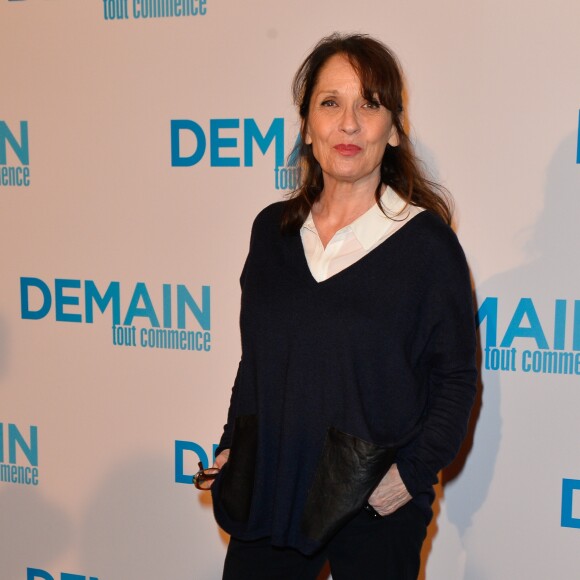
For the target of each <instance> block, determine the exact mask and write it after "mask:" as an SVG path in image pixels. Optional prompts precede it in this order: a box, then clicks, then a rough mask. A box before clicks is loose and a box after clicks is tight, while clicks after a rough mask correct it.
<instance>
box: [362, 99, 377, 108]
mask: <svg viewBox="0 0 580 580" xmlns="http://www.w3.org/2000/svg"><path fill="white" fill-rule="evenodd" d="M363 106H364V107H365V108H366V109H380V108H381V103H379V101H377V100H372V101H366V103H365V104H364V105H363Z"/></svg>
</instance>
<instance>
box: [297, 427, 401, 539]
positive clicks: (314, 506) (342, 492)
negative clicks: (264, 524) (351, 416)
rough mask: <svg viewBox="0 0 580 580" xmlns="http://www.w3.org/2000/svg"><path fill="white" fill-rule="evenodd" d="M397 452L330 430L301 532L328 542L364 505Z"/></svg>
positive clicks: (309, 495) (309, 497)
mask: <svg viewBox="0 0 580 580" xmlns="http://www.w3.org/2000/svg"><path fill="white" fill-rule="evenodd" d="M396 451H397V448H395V447H380V446H379V445H375V444H374V443H370V442H368V441H365V440H363V439H359V438H358V437H354V436H353V435H349V434H348V433H343V432H342V431H339V430H338V429H335V428H334V427H331V428H330V429H329V430H328V432H327V434H326V441H325V443H324V448H323V451H322V456H321V458H320V462H319V464H318V467H317V469H316V474H315V476H314V481H313V484H312V487H311V488H310V491H309V492H308V498H307V500H306V506H305V508H304V513H303V516H302V522H301V529H302V532H303V533H304V534H305V535H306V536H308V537H309V538H311V539H313V540H316V541H318V542H321V543H325V542H326V541H328V540H329V539H330V538H331V537H332V535H333V534H334V533H335V532H336V531H338V530H339V529H340V527H341V526H342V525H343V524H345V523H346V522H347V521H348V520H349V519H350V518H351V517H353V516H354V515H355V514H356V513H358V512H359V510H360V509H361V508H362V507H363V506H364V505H365V503H366V501H367V499H368V498H369V496H370V494H371V493H372V491H373V490H374V488H375V487H376V486H377V485H378V483H379V481H380V480H381V478H382V477H383V475H384V474H385V473H386V472H387V471H388V469H389V467H390V466H391V465H392V463H393V461H394V459H395V454H396Z"/></svg>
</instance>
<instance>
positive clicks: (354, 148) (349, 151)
mask: <svg viewBox="0 0 580 580" xmlns="http://www.w3.org/2000/svg"><path fill="white" fill-rule="evenodd" d="M334 148H335V149H336V150H337V151H338V152H339V153H340V154H341V155H346V156H352V155H356V154H357V153H358V152H359V151H362V149H361V147H359V146H358V145H349V144H346V143H340V144H338V145H335V146H334Z"/></svg>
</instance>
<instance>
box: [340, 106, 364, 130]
mask: <svg viewBox="0 0 580 580" xmlns="http://www.w3.org/2000/svg"><path fill="white" fill-rule="evenodd" d="M340 130H341V131H342V132H344V133H346V134H347V135H353V134H354V133H357V132H358V131H360V124H359V119H358V115H357V112H356V110H355V109H354V107H345V108H344V109H343V113H342V117H341V119H340Z"/></svg>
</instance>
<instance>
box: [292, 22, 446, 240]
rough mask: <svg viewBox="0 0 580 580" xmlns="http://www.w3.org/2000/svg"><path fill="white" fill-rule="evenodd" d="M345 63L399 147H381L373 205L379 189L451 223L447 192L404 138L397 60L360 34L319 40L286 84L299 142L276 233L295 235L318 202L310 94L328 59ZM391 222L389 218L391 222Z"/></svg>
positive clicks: (320, 179)
mask: <svg viewBox="0 0 580 580" xmlns="http://www.w3.org/2000/svg"><path fill="white" fill-rule="evenodd" d="M336 54H341V55H344V56H346V57H347V58H348V60H349V61H350V64H351V65H352V67H353V68H354V70H355V71H356V73H357V75H358V77H359V79H360V83H361V87H362V93H363V97H364V98H365V99H368V100H369V101H374V100H376V99H377V97H378V100H379V101H380V103H381V105H383V106H384V107H385V108H386V109H388V110H389V111H390V112H391V114H392V122H393V124H394V126H395V129H396V131H397V135H398V137H399V145H398V146H396V147H393V146H391V145H387V147H386V148H385V153H384V155H383V159H382V161H381V168H380V169H381V171H380V180H379V183H378V184H377V188H376V190H375V199H376V201H377V203H378V205H379V207H381V209H382V206H381V204H380V203H379V200H380V197H381V193H382V191H383V186H384V185H388V186H390V187H391V188H392V189H394V190H395V191H396V192H397V194H398V195H399V196H400V197H401V198H402V199H403V200H404V201H405V202H406V203H407V204H410V205H415V206H419V207H423V208H425V209H428V210H430V211H432V212H434V213H436V214H437V215H439V216H440V217H441V218H442V219H443V220H444V221H445V222H446V223H448V224H450V223H451V219H452V203H451V197H450V195H449V192H448V191H447V190H446V189H445V188H444V187H442V186H441V185H439V184H437V183H435V182H433V181H431V180H430V179H428V178H427V176H426V174H425V171H424V169H423V166H422V163H421V162H420V161H419V159H418V158H417V157H416V155H415V152H414V149H413V145H412V143H411V141H410V139H409V136H408V135H407V134H406V132H405V124H404V114H403V74H402V70H401V66H400V64H399V61H398V59H397V57H396V56H395V55H394V54H393V52H392V51H391V50H390V49H389V48H387V46H385V45H384V44H383V43H382V42H380V41H379V40H376V39H375V38H372V37H370V36H368V35H364V34H350V35H342V34H338V33H335V34H332V35H331V36H327V37H325V38H323V39H322V40H321V41H320V42H319V43H318V44H317V45H316V46H315V47H314V49H313V50H312V52H311V53H310V54H309V55H308V56H307V57H306V60H305V61H304V62H303V63H302V65H301V66H300V68H299V69H298V72H297V73H296V75H295V77H294V81H293V83H292V94H293V97H294V104H295V105H296V107H297V108H298V113H299V114H300V118H301V127H300V137H301V138H300V139H299V140H298V142H297V144H296V148H295V149H294V150H293V151H292V153H291V154H290V159H291V161H292V164H293V165H294V164H298V166H299V167H300V183H299V187H298V188H297V189H296V190H295V191H293V192H292V193H290V195H289V199H288V201H287V202H286V204H285V208H284V213H283V215H282V224H281V227H282V232H283V233H295V232H297V231H298V230H299V229H300V227H301V226H302V224H303V223H304V221H305V220H306V218H307V217H308V214H309V213H310V210H311V208H312V206H313V204H314V203H315V202H316V201H318V200H319V199H320V194H321V193H322V190H323V187H324V182H323V175H322V169H321V167H320V164H319V163H318V161H317V160H316V159H315V158H314V155H313V153H312V145H307V144H306V143H305V135H306V129H307V125H308V115H309V111H310V101H311V98H312V93H313V91H314V88H315V87H316V83H317V81H318V77H319V75H320V71H321V70H322V67H323V66H324V65H325V63H326V62H327V61H328V60H329V59H330V58H331V57H332V56H334V55H336ZM391 217H392V216H391Z"/></svg>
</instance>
